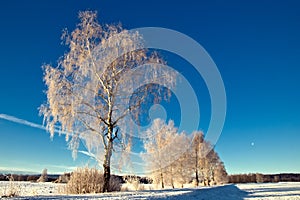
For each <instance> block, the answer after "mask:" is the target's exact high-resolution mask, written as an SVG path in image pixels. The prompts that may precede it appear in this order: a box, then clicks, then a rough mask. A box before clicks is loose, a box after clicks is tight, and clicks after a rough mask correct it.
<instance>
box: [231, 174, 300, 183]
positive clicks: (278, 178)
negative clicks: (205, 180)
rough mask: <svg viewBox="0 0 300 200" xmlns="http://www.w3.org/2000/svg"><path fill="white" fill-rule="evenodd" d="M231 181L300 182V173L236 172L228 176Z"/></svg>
mask: <svg viewBox="0 0 300 200" xmlns="http://www.w3.org/2000/svg"><path fill="white" fill-rule="evenodd" d="M228 182H229V183H277V182H300V174H292V173H285V174H260V173H256V174H255V173H250V174H234V175H229V176H228Z"/></svg>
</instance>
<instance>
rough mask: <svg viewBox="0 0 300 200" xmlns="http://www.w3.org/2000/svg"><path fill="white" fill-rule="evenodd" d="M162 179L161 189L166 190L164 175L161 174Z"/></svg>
mask: <svg viewBox="0 0 300 200" xmlns="http://www.w3.org/2000/svg"><path fill="white" fill-rule="evenodd" d="M160 178H161V188H165V184H164V176H163V173H162V172H161V173H160Z"/></svg>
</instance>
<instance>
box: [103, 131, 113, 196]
mask: <svg viewBox="0 0 300 200" xmlns="http://www.w3.org/2000/svg"><path fill="white" fill-rule="evenodd" d="M112 133H113V126H109V127H108V133H107V140H108V144H107V147H106V148H105V156H104V162H103V170H104V174H103V176H104V182H103V189H102V192H110V186H109V180H110V158H111V155H112V148H113V138H112Z"/></svg>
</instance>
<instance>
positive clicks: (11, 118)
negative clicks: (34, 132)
mask: <svg viewBox="0 0 300 200" xmlns="http://www.w3.org/2000/svg"><path fill="white" fill-rule="evenodd" d="M0 119H4V120H7V121H10V122H14V123H17V124H22V125H25V126H29V127H32V128H38V129H41V130H45V131H47V128H46V127H45V126H43V125H40V124H36V123H33V122H29V121H27V120H25V119H20V118H17V117H14V116H11V115H6V114H0ZM54 132H56V133H59V134H67V132H65V131H61V130H60V129H59V127H56V128H55V130H54ZM68 134H69V135H72V134H71V133H68Z"/></svg>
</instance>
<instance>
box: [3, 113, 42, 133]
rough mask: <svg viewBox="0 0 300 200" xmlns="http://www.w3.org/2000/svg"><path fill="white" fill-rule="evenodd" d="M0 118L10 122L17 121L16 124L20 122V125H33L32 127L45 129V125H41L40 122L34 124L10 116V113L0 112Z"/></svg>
mask: <svg viewBox="0 0 300 200" xmlns="http://www.w3.org/2000/svg"><path fill="white" fill-rule="evenodd" d="M0 119H4V120H7V121H10V122H14V123H17V124H22V125H25V126H30V127H33V128H38V129H42V130H46V127H45V126H42V125H40V124H35V123H32V122H29V121H27V120H24V119H20V118H17V117H14V116H11V115H6V114H0Z"/></svg>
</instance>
